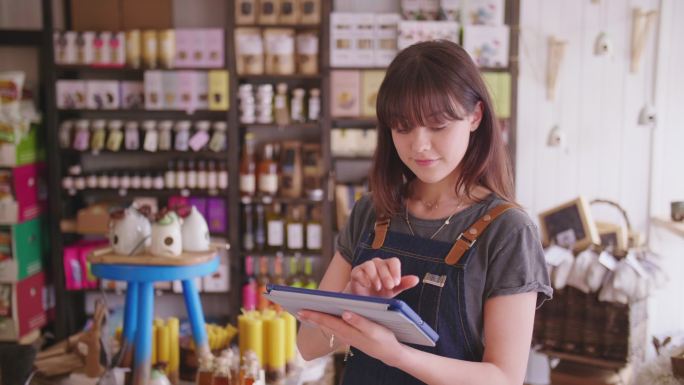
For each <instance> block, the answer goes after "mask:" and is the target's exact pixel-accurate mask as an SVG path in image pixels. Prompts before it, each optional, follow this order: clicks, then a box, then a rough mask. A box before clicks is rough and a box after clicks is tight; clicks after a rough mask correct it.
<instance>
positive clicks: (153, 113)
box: [57, 109, 227, 120]
mask: <svg viewBox="0 0 684 385" xmlns="http://www.w3.org/2000/svg"><path fill="white" fill-rule="evenodd" d="M57 113H58V114H59V115H60V116H61V117H62V118H65V117H70V116H74V115H82V114H89V115H95V116H98V117H114V118H119V119H127V118H131V119H207V120H212V119H213V120H225V119H226V113H227V111H209V110H201V111H195V112H193V113H191V114H189V113H187V112H186V111H179V110H87V109H76V110H57Z"/></svg>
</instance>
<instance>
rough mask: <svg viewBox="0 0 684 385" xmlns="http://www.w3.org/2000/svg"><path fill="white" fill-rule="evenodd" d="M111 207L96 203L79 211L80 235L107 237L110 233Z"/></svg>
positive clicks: (77, 227) (78, 226)
mask: <svg viewBox="0 0 684 385" xmlns="http://www.w3.org/2000/svg"><path fill="white" fill-rule="evenodd" d="M110 207H111V206H110V205H108V204H105V203H96V204H93V205H90V206H88V207H85V208H82V209H80V210H78V212H77V213H76V231H77V232H78V233H79V234H92V235H106V234H107V233H109V209H110Z"/></svg>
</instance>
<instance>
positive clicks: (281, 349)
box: [263, 316, 285, 383]
mask: <svg viewBox="0 0 684 385" xmlns="http://www.w3.org/2000/svg"><path fill="white" fill-rule="evenodd" d="M264 331H265V332H266V333H265V338H264V340H265V341H266V344H265V348H266V349H265V350H266V354H265V362H264V365H263V366H264V368H265V369H266V380H267V381H268V382H269V383H270V382H274V381H280V380H282V379H283V378H284V377H285V319H284V318H281V317H277V316H274V317H269V318H266V319H264Z"/></svg>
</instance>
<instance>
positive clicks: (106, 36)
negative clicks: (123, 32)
mask: <svg viewBox="0 0 684 385" xmlns="http://www.w3.org/2000/svg"><path fill="white" fill-rule="evenodd" d="M111 38H112V33H111V32H109V31H103V32H98V33H96V34H95V40H94V46H95V59H94V60H93V64H94V65H97V66H108V65H109V64H110V63H111V62H112V51H111V46H110V44H109V42H110V40H111Z"/></svg>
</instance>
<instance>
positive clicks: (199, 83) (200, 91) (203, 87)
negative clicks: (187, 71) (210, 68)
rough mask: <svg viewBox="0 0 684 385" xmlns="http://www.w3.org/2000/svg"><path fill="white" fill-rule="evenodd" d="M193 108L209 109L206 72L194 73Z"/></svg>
mask: <svg viewBox="0 0 684 385" xmlns="http://www.w3.org/2000/svg"><path fill="white" fill-rule="evenodd" d="M195 87H196V89H195V97H196V99H195V108H196V109H198V110H208V109H209V76H208V75H207V73H206V72H200V71H197V72H195ZM229 102H230V101H229Z"/></svg>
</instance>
